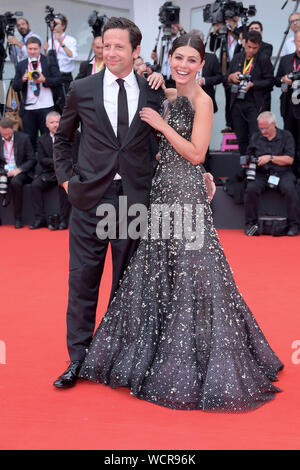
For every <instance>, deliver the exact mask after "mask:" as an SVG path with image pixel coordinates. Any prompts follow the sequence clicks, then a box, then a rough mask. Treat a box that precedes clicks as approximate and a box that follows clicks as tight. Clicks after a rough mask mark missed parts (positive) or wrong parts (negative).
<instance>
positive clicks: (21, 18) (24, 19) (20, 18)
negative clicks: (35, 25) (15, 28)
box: [17, 16, 29, 26]
mask: <svg viewBox="0 0 300 470" xmlns="http://www.w3.org/2000/svg"><path fill="white" fill-rule="evenodd" d="M20 20H23V21H25V22H26V23H27V26H29V21H28V20H26V18H23V16H21V17H19V18H18V19H17V23H18V21H20Z"/></svg>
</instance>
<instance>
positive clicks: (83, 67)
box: [75, 60, 93, 80]
mask: <svg viewBox="0 0 300 470" xmlns="http://www.w3.org/2000/svg"><path fill="white" fill-rule="evenodd" d="M92 70H93V64H91V61H90V60H85V61H84V62H81V64H80V67H79V72H78V75H77V76H76V78H75V80H79V79H80V78H85V77H88V76H89V75H91V73H92Z"/></svg>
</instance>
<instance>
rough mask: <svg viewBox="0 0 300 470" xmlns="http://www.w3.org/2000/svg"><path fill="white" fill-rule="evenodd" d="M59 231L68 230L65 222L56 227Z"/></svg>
mask: <svg viewBox="0 0 300 470" xmlns="http://www.w3.org/2000/svg"><path fill="white" fill-rule="evenodd" d="M58 228H59V230H66V229H67V228H68V224H67V222H66V221H65V220H62V221H61V222H60V224H59V226H58Z"/></svg>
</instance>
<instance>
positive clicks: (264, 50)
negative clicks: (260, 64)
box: [259, 41, 273, 59]
mask: <svg viewBox="0 0 300 470" xmlns="http://www.w3.org/2000/svg"><path fill="white" fill-rule="evenodd" d="M259 53H260V54H264V55H266V56H267V57H269V58H270V59H271V57H272V54H273V46H272V44H269V43H268V42H264V41H262V43H261V45H260V48H259Z"/></svg>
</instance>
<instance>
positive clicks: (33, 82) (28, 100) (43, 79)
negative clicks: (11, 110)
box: [13, 37, 61, 149]
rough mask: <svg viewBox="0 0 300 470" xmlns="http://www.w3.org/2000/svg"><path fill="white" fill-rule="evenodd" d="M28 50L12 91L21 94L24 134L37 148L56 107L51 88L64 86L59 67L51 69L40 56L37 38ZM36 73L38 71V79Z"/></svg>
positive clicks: (31, 40) (28, 45)
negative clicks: (49, 117)
mask: <svg viewBox="0 0 300 470" xmlns="http://www.w3.org/2000/svg"><path fill="white" fill-rule="evenodd" d="M26 49H27V54H28V58H27V59H25V60H22V61H21V62H19V63H18V65H17V68H16V75H15V78H14V81H13V89H14V90H15V91H19V92H20V91H22V97H23V100H22V102H21V106H20V113H19V114H20V117H21V118H22V120H23V127H24V131H25V132H26V133H27V134H29V136H30V139H31V143H32V146H33V148H34V149H36V141H37V136H38V131H40V133H41V134H43V133H44V132H46V130H47V128H46V125H45V121H46V115H47V114H48V113H49V112H50V111H52V110H53V107H54V101H53V93H52V88H55V87H57V86H58V85H60V84H61V76H60V72H59V70H58V68H57V66H56V68H55V67H54V64H52V65H51V66H49V64H48V62H47V59H46V57H45V56H43V55H42V54H41V42H40V40H39V39H38V38H36V37H30V38H29V39H28V40H27V43H26ZM33 72H37V74H36V76H35V74H33Z"/></svg>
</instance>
